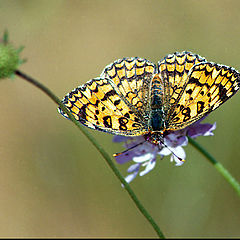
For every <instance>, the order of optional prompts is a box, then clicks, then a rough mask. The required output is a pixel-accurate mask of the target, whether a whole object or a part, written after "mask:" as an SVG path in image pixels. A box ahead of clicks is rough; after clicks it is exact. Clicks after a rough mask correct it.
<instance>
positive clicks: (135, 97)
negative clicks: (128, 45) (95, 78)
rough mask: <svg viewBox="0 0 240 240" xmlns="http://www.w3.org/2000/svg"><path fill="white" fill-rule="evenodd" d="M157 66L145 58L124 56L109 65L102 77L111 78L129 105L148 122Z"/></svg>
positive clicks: (117, 90) (114, 86)
mask: <svg viewBox="0 0 240 240" xmlns="http://www.w3.org/2000/svg"><path fill="white" fill-rule="evenodd" d="M155 73H156V67H155V65H154V64H153V63H151V62H150V61H148V60H146V59H143V58H137V57H135V58H123V59H119V60H117V61H115V62H113V63H112V64H110V65H109V66H107V67H106V68H105V69H104V70H103V73H102V75H101V76H102V77H104V78H108V79H110V80H111V83H112V86H113V88H114V89H115V90H116V92H117V93H118V94H119V96H120V97H121V98H122V100H123V101H124V102H125V103H126V104H127V105H128V107H129V108H130V109H131V110H132V111H133V112H134V113H135V114H136V115H137V116H138V117H139V118H140V119H142V121H143V122H145V123H146V121H147V120H146V117H147V113H148V112H149V110H150V109H149V107H150V105H149V92H150V83H151V80H152V78H153V75H154V74H155Z"/></svg>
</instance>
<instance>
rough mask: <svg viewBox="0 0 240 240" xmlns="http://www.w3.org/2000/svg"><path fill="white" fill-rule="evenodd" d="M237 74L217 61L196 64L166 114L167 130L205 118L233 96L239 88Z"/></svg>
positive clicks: (239, 78)
mask: <svg viewBox="0 0 240 240" xmlns="http://www.w3.org/2000/svg"><path fill="white" fill-rule="evenodd" d="M239 85H240V74H239V73H238V72H237V71H236V70H235V69H233V68H230V67H227V66H223V65H219V64H216V63H209V62H205V63H199V64H196V65H195V66H194V67H193V68H192V69H191V71H190V72H189V76H188V78H187V82H186V83H185V84H184V86H183V89H184V90H183V92H182V94H181V96H180V98H179V100H178V102H177V104H176V105H174V107H173V108H171V109H170V113H171V114H170V115H169V116H168V119H167V122H168V126H167V129H169V130H178V129H181V128H185V127H186V126H188V125H190V124H191V123H194V122H195V121H197V120H198V119H200V118H202V117H204V116H205V115H207V114H208V113H210V112H211V111H213V110H214V109H216V108H217V107H219V106H220V105H221V104H222V103H224V102H225V101H226V100H228V99H229V98H230V97H232V96H233V95H234V94H235V93H236V92H237V91H238V89H239Z"/></svg>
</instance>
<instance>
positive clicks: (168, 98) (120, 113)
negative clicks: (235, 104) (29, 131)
mask: <svg viewBox="0 0 240 240" xmlns="http://www.w3.org/2000/svg"><path fill="white" fill-rule="evenodd" d="M239 87H240V74H239V72H237V71H236V70H235V69H234V68H231V67H228V66H224V65H221V64H217V63H213V62H208V61H207V60H206V59H205V58H203V57H201V56H199V55H197V54H193V53H191V52H187V51H184V52H181V53H178V52H175V53H173V54H169V55H167V56H166V57H164V58H163V59H162V60H161V61H159V62H158V63H157V64H154V63H152V62H150V61H149V60H146V59H144V58H139V57H131V58H123V59H119V60H116V61H114V62H113V63H111V64H110V65H108V66H106V67H105V69H104V70H103V72H102V74H101V75H100V77H98V78H94V79H92V80H90V81H88V82H87V83H85V84H83V85H81V86H79V87H77V88H75V89H74V90H73V91H71V92H70V93H68V94H67V95H66V96H65V97H64V99H63V100H62V102H63V104H64V105H65V106H66V107H67V108H68V109H69V111H70V112H71V113H72V114H73V116H74V117H75V119H76V120H78V121H79V122H80V123H82V124H83V125H85V126H86V127H89V128H91V129H95V130H99V131H103V132H108V133H111V134H116V135H122V136H130V137H131V136H132V137H135V136H144V137H145V139H146V140H147V141H149V142H151V143H153V144H159V143H161V142H163V137H164V136H165V135H166V134H168V133H169V132H172V131H177V130H180V129H184V128H186V127H187V126H189V125H191V124H193V123H194V122H196V121H198V120H199V119H201V118H203V117H205V116H206V115H207V114H209V113H210V112H212V111H213V110H215V109H216V108H218V107H219V106H220V105H221V104H222V103H224V102H225V101H227V100H228V99H229V98H231V97H232V96H233V95H234V94H235V93H236V92H237V91H238V90H239ZM58 111H59V112H60V113H61V114H62V115H63V116H64V117H66V118H68V116H67V115H66V114H65V113H64V112H63V111H62V110H61V108H58Z"/></svg>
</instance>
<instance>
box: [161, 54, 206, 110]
mask: <svg viewBox="0 0 240 240" xmlns="http://www.w3.org/2000/svg"><path fill="white" fill-rule="evenodd" d="M205 61H206V59H205V58H203V57H201V56H199V55H195V54H192V53H190V52H186V51H185V52H182V53H174V54H169V55H168V56H166V57H165V58H164V59H163V60H161V61H160V62H158V71H159V76H160V78H161V79H162V82H163V105H164V109H165V112H166V114H169V113H168V111H169V109H170V108H173V106H174V105H175V104H176V103H177V102H178V100H179V97H180V96H181V94H182V92H183V90H184V89H183V87H184V85H185V83H186V81H187V77H188V72H189V71H190V69H191V68H192V67H193V66H194V65H195V64H198V63H200V62H205Z"/></svg>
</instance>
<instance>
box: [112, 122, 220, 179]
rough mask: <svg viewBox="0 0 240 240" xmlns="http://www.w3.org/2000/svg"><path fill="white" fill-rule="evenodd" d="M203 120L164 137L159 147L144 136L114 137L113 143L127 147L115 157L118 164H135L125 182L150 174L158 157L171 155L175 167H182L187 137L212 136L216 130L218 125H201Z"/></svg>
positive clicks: (129, 169)
mask: <svg viewBox="0 0 240 240" xmlns="http://www.w3.org/2000/svg"><path fill="white" fill-rule="evenodd" d="M202 120H203V119H201V120H199V121H197V122H196V123H194V124H192V125H190V126H188V127H186V128H184V129H182V130H178V131H175V132H170V133H169V134H167V135H166V136H164V138H163V143H159V144H158V145H156V144H153V143H151V142H148V141H146V140H145V138H144V137H143V136H138V137H123V136H114V137H113V142H124V146H125V147H126V150H125V151H123V152H122V153H120V154H116V155H115V159H116V161H117V163H119V164H124V163H126V162H130V161H132V162H133V164H132V165H131V166H130V167H129V168H128V170H127V171H128V173H129V175H127V177H126V178H125V180H126V181H127V182H128V183H129V182H131V181H132V180H133V179H134V178H135V177H136V176H137V175H140V176H143V175H145V174H147V173H148V172H150V171H151V170H152V169H153V168H154V167H155V165H156V159H157V156H158V155H160V157H161V159H162V158H163V157H164V156H167V155H170V161H171V162H175V166H181V165H182V164H183V163H184V162H185V158H186V154H185V151H184V149H183V147H184V146H186V145H187V144H188V138H187V137H188V136H189V137H192V138H196V137H199V136H211V135H213V132H212V131H213V130H215V129H216V123H214V124H209V123H201V121H202Z"/></svg>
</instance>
